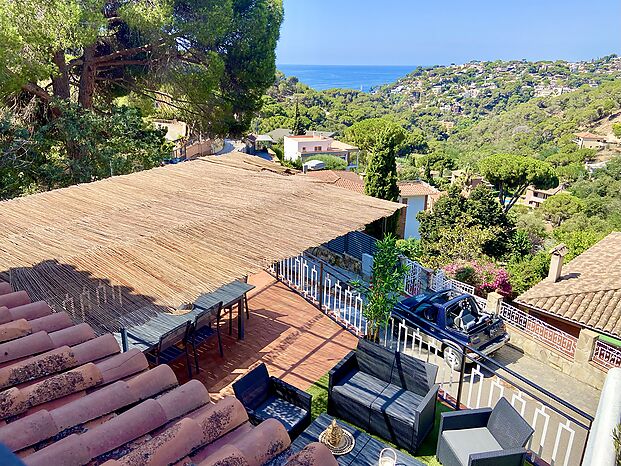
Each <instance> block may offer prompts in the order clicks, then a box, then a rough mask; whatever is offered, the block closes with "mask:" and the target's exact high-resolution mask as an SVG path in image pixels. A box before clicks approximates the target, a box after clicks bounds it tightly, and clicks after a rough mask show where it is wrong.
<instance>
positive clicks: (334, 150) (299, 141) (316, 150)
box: [283, 134, 358, 165]
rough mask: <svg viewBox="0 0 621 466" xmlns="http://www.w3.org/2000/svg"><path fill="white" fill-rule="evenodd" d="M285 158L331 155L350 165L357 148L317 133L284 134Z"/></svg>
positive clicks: (294, 158)
mask: <svg viewBox="0 0 621 466" xmlns="http://www.w3.org/2000/svg"><path fill="white" fill-rule="evenodd" d="M283 142H284V152H285V154H284V155H285V160H291V161H294V160H298V159H302V161H305V160H307V159H308V158H309V157H312V156H314V155H333V156H336V157H340V158H342V159H343V160H345V161H346V162H347V164H348V165H351V162H355V156H354V154H355V153H357V152H358V148H357V147H355V146H351V145H349V144H345V143H344V142H341V141H335V140H334V139H333V138H331V137H327V136H324V135H318V134H305V135H303V136H285V137H284V138H283Z"/></svg>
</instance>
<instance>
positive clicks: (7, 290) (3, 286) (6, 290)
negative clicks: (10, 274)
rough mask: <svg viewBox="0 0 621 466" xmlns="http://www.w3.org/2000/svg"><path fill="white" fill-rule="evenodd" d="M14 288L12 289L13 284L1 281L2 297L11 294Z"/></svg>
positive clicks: (0, 292)
mask: <svg viewBox="0 0 621 466" xmlns="http://www.w3.org/2000/svg"><path fill="white" fill-rule="evenodd" d="M12 291H13V288H11V284H10V283H7V282H3V281H2V280H0V295H3V294H7V293H11V292H12Z"/></svg>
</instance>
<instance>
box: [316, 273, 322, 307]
mask: <svg viewBox="0 0 621 466" xmlns="http://www.w3.org/2000/svg"><path fill="white" fill-rule="evenodd" d="M318 285H319V302H318V303H317V307H318V308H319V310H320V311H323V262H320V263H319V283H318Z"/></svg>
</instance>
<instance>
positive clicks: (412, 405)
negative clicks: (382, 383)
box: [371, 385, 423, 425]
mask: <svg viewBox="0 0 621 466" xmlns="http://www.w3.org/2000/svg"><path fill="white" fill-rule="evenodd" d="M422 399H423V397H422V396H421V395H418V394H417V393H414V392H410V391H407V390H404V389H403V388H401V387H398V386H396V385H387V386H386V388H384V390H383V391H382V393H381V394H380V395H379V396H378V397H377V399H376V400H375V401H374V402H373V404H372V405H371V409H372V410H373V411H379V412H385V413H386V414H388V415H389V416H390V417H396V418H398V419H401V420H402V421H407V422H408V423H410V424H412V425H413V424H414V422H415V421H416V419H415V414H414V411H415V410H416V408H417V407H418V405H419V404H420V402H421V401H422Z"/></svg>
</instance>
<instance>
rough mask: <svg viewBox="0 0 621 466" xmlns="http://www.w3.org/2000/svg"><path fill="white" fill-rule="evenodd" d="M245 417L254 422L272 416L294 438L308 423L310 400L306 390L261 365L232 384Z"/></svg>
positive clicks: (257, 422)
mask: <svg viewBox="0 0 621 466" xmlns="http://www.w3.org/2000/svg"><path fill="white" fill-rule="evenodd" d="M233 391H234V392H235V396H236V397H237V399H239V400H240V401H241V402H242V404H243V405H244V407H245V408H246V411H247V412H248V417H250V420H251V421H252V422H253V423H254V424H259V423H261V422H263V421H265V420H266V419H269V418H274V419H277V420H278V421H280V422H281V423H282V424H283V425H284V426H285V429H287V432H288V433H289V436H290V437H291V439H294V438H296V437H297V436H298V435H299V434H300V433H301V432H302V431H304V429H306V427H308V426H309V425H310V422H311V400H312V396H311V395H309V394H308V393H306V392H304V391H302V390H300V389H298V388H296V387H294V386H293V385H290V384H288V383H286V382H283V381H282V380H280V379H278V378H276V377H270V376H269V374H268V373H267V367H266V366H265V364H261V365H260V366H258V367H256V368H255V369H253V370H251V371H250V372H248V373H247V374H246V375H244V376H243V377H242V378H241V379H239V380H238V381H237V382H235V383H234V384H233Z"/></svg>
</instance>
